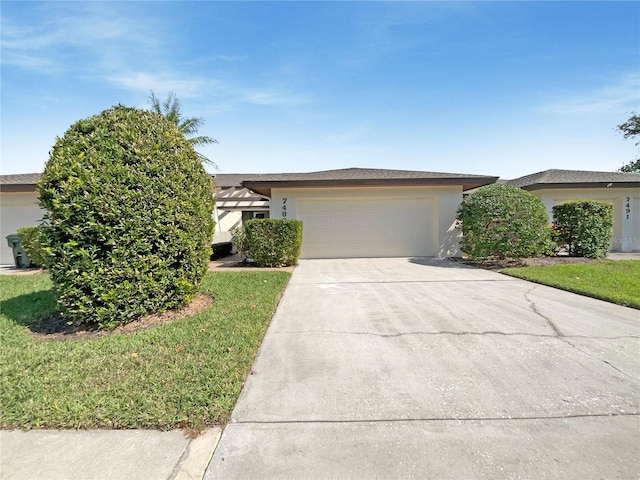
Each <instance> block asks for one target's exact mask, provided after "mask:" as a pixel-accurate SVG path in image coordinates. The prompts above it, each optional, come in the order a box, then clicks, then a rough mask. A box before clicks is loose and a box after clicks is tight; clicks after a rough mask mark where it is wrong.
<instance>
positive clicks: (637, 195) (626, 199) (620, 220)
mask: <svg viewBox="0 0 640 480" xmlns="http://www.w3.org/2000/svg"><path fill="white" fill-rule="evenodd" d="M530 193H531V194H533V195H535V196H536V197H538V198H539V199H540V200H542V203H544V205H545V207H546V208H547V213H548V214H549V220H550V221H553V211H552V208H553V206H554V205H558V204H560V203H564V202H568V201H570V200H581V199H589V200H596V201H599V202H607V203H611V204H613V210H614V224H613V241H612V243H611V251H614V252H633V251H640V188H565V189H541V190H533V191H531V192H530Z"/></svg>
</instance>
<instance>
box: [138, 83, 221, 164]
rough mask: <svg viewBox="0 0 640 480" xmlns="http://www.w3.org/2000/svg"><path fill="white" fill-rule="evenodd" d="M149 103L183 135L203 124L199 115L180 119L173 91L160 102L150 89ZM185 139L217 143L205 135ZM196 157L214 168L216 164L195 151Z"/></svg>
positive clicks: (201, 143) (199, 142)
mask: <svg viewBox="0 0 640 480" xmlns="http://www.w3.org/2000/svg"><path fill="white" fill-rule="evenodd" d="M149 103H150V104H151V111H152V112H155V113H158V114H160V115H162V116H164V117H165V118H166V119H167V120H169V121H170V122H171V123H173V124H174V125H175V126H176V127H178V130H180V132H181V133H182V134H183V135H184V136H185V138H186V137H187V136H191V135H195V134H196V133H198V129H199V128H200V127H201V126H202V125H203V124H204V120H203V119H202V118H199V117H191V118H186V119H184V120H183V119H182V113H181V112H180V107H181V105H180V100H179V99H178V97H177V96H176V94H175V93H174V92H169V94H168V95H167V98H166V100H165V101H164V102H162V103H160V100H159V99H158V97H156V95H155V94H154V93H153V90H151V95H149ZM187 141H188V142H189V143H190V144H191V145H193V146H196V145H209V144H212V143H218V141H217V140H216V139H215V138H211V137H207V136H204V135H203V136H197V137H191V138H187ZM196 154H197V155H198V158H199V159H200V161H201V162H202V163H206V164H207V165H211V166H213V167H214V168H215V169H216V170H217V169H218V166H217V165H216V164H215V163H214V162H213V161H212V160H210V159H209V158H207V157H205V156H204V155H202V154H201V153H198V152H196Z"/></svg>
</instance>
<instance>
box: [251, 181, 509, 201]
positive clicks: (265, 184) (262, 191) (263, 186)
mask: <svg viewBox="0 0 640 480" xmlns="http://www.w3.org/2000/svg"><path fill="white" fill-rule="evenodd" d="M497 179H498V177H458V178H456V177H451V178H397V179H396V178H394V179H338V180H248V181H244V182H242V186H244V187H246V188H248V189H249V190H251V191H253V192H256V193H258V194H259V195H265V196H267V197H271V189H273V188H347V187H415V186H431V187H437V186H451V185H461V186H462V189H463V190H468V189H470V188H477V187H481V186H483V185H489V184H491V183H495V181H496V180H497Z"/></svg>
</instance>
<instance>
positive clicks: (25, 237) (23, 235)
mask: <svg viewBox="0 0 640 480" xmlns="http://www.w3.org/2000/svg"><path fill="white" fill-rule="evenodd" d="M44 228H46V227H45V226H38V227H24V228H19V229H18V231H17V232H16V233H17V234H18V236H19V237H20V243H21V244H22V248H24V251H25V252H26V253H27V255H28V256H29V259H30V260H31V266H32V267H45V266H46V265H47V252H46V250H45V247H44V245H43V244H42V239H43V235H44V233H45V232H43V231H42V229H44Z"/></svg>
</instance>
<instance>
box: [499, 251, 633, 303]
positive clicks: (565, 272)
mask: <svg viewBox="0 0 640 480" xmlns="http://www.w3.org/2000/svg"><path fill="white" fill-rule="evenodd" d="M500 272H501V273H505V274H507V275H511V276H512V277H518V278H522V279H524V280H529V281H531V282H536V283H541V284H543V285H549V286H551V287H556V288H560V289H562V290H568V291H569V292H574V293H579V294H581V295H586V296H588V297H593V298H599V299H600V300H605V301H607V302H611V303H617V304H618V305H624V306H626V307H632V308H638V309H640V260H622V261H613V260H599V261H597V262H592V263H574V264H564V265H553V266H548V267H519V268H505V269H503V270H500Z"/></svg>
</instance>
